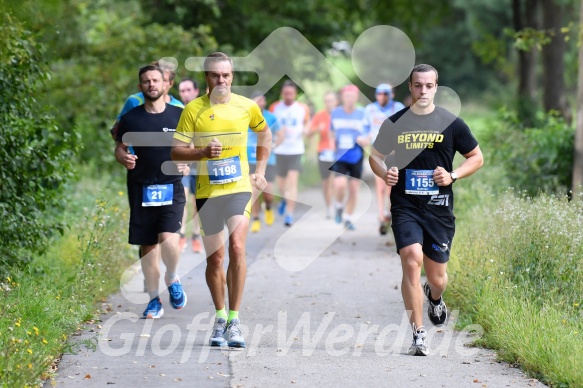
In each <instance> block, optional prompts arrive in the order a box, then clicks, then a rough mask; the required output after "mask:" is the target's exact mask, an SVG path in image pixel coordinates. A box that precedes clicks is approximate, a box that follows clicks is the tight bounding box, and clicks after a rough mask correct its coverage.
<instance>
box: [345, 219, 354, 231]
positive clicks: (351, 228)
mask: <svg viewBox="0 0 583 388" xmlns="http://www.w3.org/2000/svg"><path fill="white" fill-rule="evenodd" d="M344 227H345V228H346V229H348V230H354V229H356V227H355V226H354V224H353V223H352V222H350V221H348V220H346V221H344Z"/></svg>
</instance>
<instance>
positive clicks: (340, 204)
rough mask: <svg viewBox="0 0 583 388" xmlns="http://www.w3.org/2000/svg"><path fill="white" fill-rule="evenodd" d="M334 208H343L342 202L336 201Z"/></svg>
mask: <svg viewBox="0 0 583 388" xmlns="http://www.w3.org/2000/svg"><path fill="white" fill-rule="evenodd" d="M334 208H336V209H342V203H341V202H338V201H334Z"/></svg>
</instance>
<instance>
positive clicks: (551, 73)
mask: <svg viewBox="0 0 583 388" xmlns="http://www.w3.org/2000/svg"><path fill="white" fill-rule="evenodd" d="M541 5H542V14H543V25H542V26H543V28H544V29H545V32H546V33H547V34H548V37H549V43H548V44H546V45H544V46H543V50H542V60H543V106H544V109H545V111H550V110H556V111H558V112H560V113H561V115H562V116H563V117H565V119H567V121H570V120H571V113H570V111H569V109H568V106H567V98H566V95H565V80H564V72H565V51H566V48H567V44H566V42H565V36H564V34H563V32H562V27H563V26H564V20H563V19H564V16H565V9H566V6H565V5H564V4H563V3H562V2H559V1H556V0H541Z"/></svg>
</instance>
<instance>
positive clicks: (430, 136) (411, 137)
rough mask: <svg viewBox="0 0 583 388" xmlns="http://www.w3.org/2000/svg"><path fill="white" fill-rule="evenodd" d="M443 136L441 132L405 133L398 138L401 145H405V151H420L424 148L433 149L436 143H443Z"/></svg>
mask: <svg viewBox="0 0 583 388" xmlns="http://www.w3.org/2000/svg"><path fill="white" fill-rule="evenodd" d="M443 137H444V136H443V134H442V133H439V132H421V131H417V132H413V133H403V134H402V135H399V136H397V142H398V143H399V144H405V149H408V150H418V149H423V148H433V146H434V144H435V143H441V142H443Z"/></svg>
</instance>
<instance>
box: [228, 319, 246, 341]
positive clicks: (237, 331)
mask: <svg viewBox="0 0 583 388" xmlns="http://www.w3.org/2000/svg"><path fill="white" fill-rule="evenodd" d="M239 324H240V322H239V319H238V318H235V319H233V320H232V321H231V323H229V326H228V327H227V333H226V337H227V344H228V345H229V346H230V347H232V348H244V347H245V339H244V338H243V334H241V326H239Z"/></svg>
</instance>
